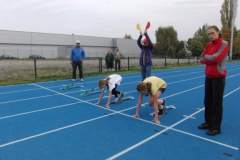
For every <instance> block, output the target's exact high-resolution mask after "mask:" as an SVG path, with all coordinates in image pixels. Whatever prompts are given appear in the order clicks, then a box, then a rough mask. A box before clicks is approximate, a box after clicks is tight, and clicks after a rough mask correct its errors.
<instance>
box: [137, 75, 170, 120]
mask: <svg viewBox="0 0 240 160" xmlns="http://www.w3.org/2000/svg"><path fill="white" fill-rule="evenodd" d="M166 87H167V83H166V82H165V81H164V80H162V79H161V78H158V77H155V76H151V77H148V78H146V79H144V81H142V82H141V83H140V84H138V86H137V90H138V92H139V96H138V103H137V108H136V114H135V117H136V118H138V117H139V112H140V109H141V105H142V100H143V96H144V95H145V96H148V95H149V104H150V105H151V106H152V107H153V109H154V114H153V116H154V117H153V121H154V122H155V123H157V124H159V123H160V121H159V115H161V114H162V113H163V109H164V108H163V106H164V105H165V100H161V99H159V98H160V96H161V94H162V93H163V92H164V91H165V89H166Z"/></svg>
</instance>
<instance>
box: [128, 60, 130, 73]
mask: <svg viewBox="0 0 240 160" xmlns="http://www.w3.org/2000/svg"><path fill="white" fill-rule="evenodd" d="M129 69H130V58H129V57H128V71H129Z"/></svg>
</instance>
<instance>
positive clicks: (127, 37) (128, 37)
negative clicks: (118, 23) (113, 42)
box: [123, 34, 132, 39]
mask: <svg viewBox="0 0 240 160" xmlns="http://www.w3.org/2000/svg"><path fill="white" fill-rule="evenodd" d="M123 38H124V39H132V36H131V35H130V34H125V35H124V37H123Z"/></svg>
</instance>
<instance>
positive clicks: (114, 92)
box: [112, 85, 120, 97]
mask: <svg viewBox="0 0 240 160" xmlns="http://www.w3.org/2000/svg"><path fill="white" fill-rule="evenodd" d="M112 94H113V95H114V96H115V97H118V95H119V94H120V92H119V91H118V90H117V85H115V88H113V90H112Z"/></svg>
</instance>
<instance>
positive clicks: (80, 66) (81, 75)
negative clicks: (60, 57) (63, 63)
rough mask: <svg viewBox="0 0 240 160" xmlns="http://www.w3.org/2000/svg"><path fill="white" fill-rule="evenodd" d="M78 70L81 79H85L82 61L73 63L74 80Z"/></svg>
mask: <svg viewBox="0 0 240 160" xmlns="http://www.w3.org/2000/svg"><path fill="white" fill-rule="evenodd" d="M77 68H78V71H79V78H83V71H82V61H80V62H72V69H73V72H72V78H73V79H76V71H77Z"/></svg>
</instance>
